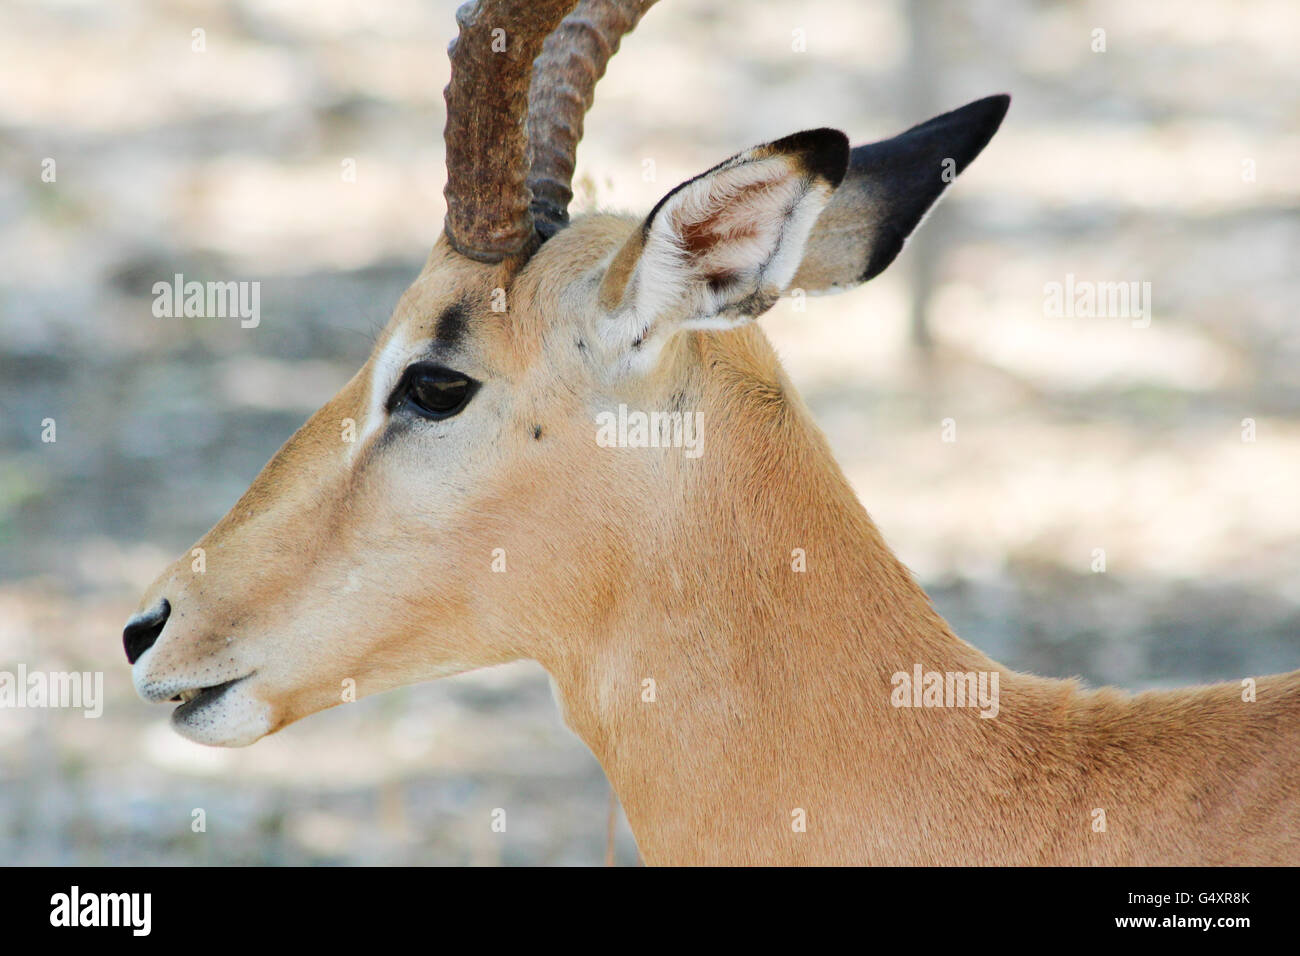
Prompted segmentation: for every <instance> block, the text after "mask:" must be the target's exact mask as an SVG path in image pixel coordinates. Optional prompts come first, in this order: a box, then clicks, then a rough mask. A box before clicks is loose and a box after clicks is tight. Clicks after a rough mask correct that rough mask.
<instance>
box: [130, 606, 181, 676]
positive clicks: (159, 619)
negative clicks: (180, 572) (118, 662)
mask: <svg viewBox="0 0 1300 956" xmlns="http://www.w3.org/2000/svg"><path fill="white" fill-rule="evenodd" d="M171 613H172V606H171V605H170V604H169V603H167V599H166V598H163V599H162V600H161V601H159V602H158V604H157V605H156V606H155V607H152V608H150V609H149V610H148V611H145V612H144V613H143V614H137V615H136V616H135V617H133V618H131V620H129V621H127V622H126V628H125V629H124V630H123V631H122V646H123V647H125V648H126V660H127V663H128V664H134V663H135V662H136V660H137V658H139V656H140V655H141V654H143V653H144V652H145V651H147V650H149V648H151V647H153V642H154V641H156V640H158V635H159V634H161V633H162V629H163V626H164V625H165V624H166V623H167V618H168V617H169V616H170V615H171Z"/></svg>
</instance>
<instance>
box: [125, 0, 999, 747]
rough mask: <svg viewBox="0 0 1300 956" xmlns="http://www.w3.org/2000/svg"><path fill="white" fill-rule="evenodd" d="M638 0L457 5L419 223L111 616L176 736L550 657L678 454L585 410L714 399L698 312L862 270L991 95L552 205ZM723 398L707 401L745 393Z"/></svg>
mask: <svg viewBox="0 0 1300 956" xmlns="http://www.w3.org/2000/svg"><path fill="white" fill-rule="evenodd" d="M652 2H653V0H649V2H646V0H641V2H637V0H623V2H615V0H583V2H581V3H580V4H579V5H578V8H577V9H576V10H573V11H572V12H571V11H570V8H571V7H572V6H573V3H572V0H567V2H566V0H514V2H502V3H496V4H493V3H487V2H483V3H479V4H475V5H467V6H466V7H464V8H462V10H461V11H460V13H459V15H458V18H457V19H458V21H459V24H460V36H459V39H458V40H457V42H456V43H454V44H453V45H452V47H451V50H450V56H451V62H452V77H451V82H450V83H449V85H448V87H447V91H446V100H447V128H446V145H447V188H446V197H447V206H448V211H447V220H446V227H445V231H444V234H443V235H442V236H441V237H440V238H439V240H438V241H437V243H436V244H435V246H434V248H433V251H432V252H431V253H430V255H429V258H428V261H427V263H426V265H425V267H424V270H423V271H422V272H421V274H420V276H419V277H418V278H417V279H416V281H415V283H414V284H413V285H412V286H411V288H410V289H409V290H408V291H407V292H406V294H405V295H403V296H402V298H401V300H400V301H399V303H398V305H397V308H396V310H395V312H394V314H393V317H392V320H391V321H390V322H389V324H388V326H387V327H386V328H385V330H384V331H383V333H382V334H381V336H380V338H379V341H378V342H377V343H376V345H375V348H374V351H373V353H372V354H371V356H370V359H369V360H368V361H367V362H366V364H365V365H364V366H363V367H362V368H361V370H360V371H359V372H358V373H357V374H356V375H355V376H354V377H353V378H352V380H351V381H350V382H348V383H347V384H346V385H345V386H344V387H343V389H342V390H341V391H340V392H339V393H338V394H337V395H336V396H335V397H334V398H333V399H332V400H331V401H330V402H329V403H328V404H326V405H325V406H324V407H323V408H322V409H320V410H319V411H318V412H317V413H316V414H315V415H313V416H312V417H311V418H310V419H309V420H308V421H307V423H306V424H305V425H304V426H303V427H302V428H301V429H300V430H299V431H298V433H297V434H295V435H294V436H293V437H292V438H290V439H289V441H288V442H287V443H286V444H285V446H284V447H283V448H282V449H281V450H280V451H279V452H278V453H277V454H276V456H275V457H274V458H273V459H272V460H271V461H270V463H269V464H268V465H267V466H266V468H265V469H264V470H263V471H262V473H261V474H260V475H259V476H258V477H257V479H256V480H255V481H254V482H253V485H252V487H251V488H249V490H248V491H247V493H246V494H245V495H244V496H243V498H242V499H240V501H239V502H238V503H237V504H236V505H235V507H234V508H233V509H232V510H231V512H230V513H229V514H228V515H226V517H225V518H223V519H222V520H221V521H220V522H219V523H218V524H217V525H216V527H214V528H213V529H212V530H211V531H210V532H209V533H208V534H207V535H206V536H205V537H204V538H203V539H202V540H201V541H199V542H198V544H197V545H196V548H198V549H202V550H201V552H197V553H196V552H194V551H191V552H187V553H186V555H184V556H183V557H182V558H181V559H180V560H178V561H177V562H176V563H175V564H174V565H172V566H171V567H170V568H168V569H167V570H166V571H164V572H163V574H162V575H161V576H160V577H159V578H158V580H157V581H156V582H155V583H154V584H153V586H152V587H151V588H150V589H149V591H148V593H147V594H146V595H145V596H144V598H143V600H142V602H141V605H140V612H139V613H138V614H137V615H136V616H135V617H134V618H132V620H131V621H130V622H128V625H127V628H126V632H125V636H124V640H125V644H126V651H127V656H128V658H129V659H130V661H131V662H132V664H133V667H134V671H133V675H134V680H135V684H136V687H137V689H138V691H139V692H140V694H141V695H142V696H144V697H145V698H146V699H147V700H151V701H165V700H169V699H176V698H180V699H181V700H182V701H183V703H182V705H181V706H180V707H178V708H177V709H176V711H175V712H174V714H173V723H174V725H175V726H176V728H177V730H179V731H180V732H181V733H182V734H184V735H185V736H187V737H190V738H192V739H194V740H196V741H199V742H202V743H209V744H222V745H240V744H247V743H251V742H252V741H254V740H256V739H258V738H259V737H261V736H263V735H265V734H268V733H271V732H272V731H275V730H277V729H279V728H280V727H283V726H284V725H286V724H288V723H290V722H292V721H295V720H297V719H299V718H301V717H304V716H306V715H308V714H311V713H314V712H315V711H318V710H322V709H324V708H326V707H330V706H332V705H334V704H337V703H340V702H341V701H342V700H344V699H345V698H346V692H348V691H349V690H351V689H353V688H355V693H356V694H357V695H362V694H370V693H374V692H377V691H381V690H384V689H388V688H391V687H395V686H398V685H402V684H408V683H413V682H416V681H421V680H426V679H429V678H433V677H439V676H443V675H448V674H452V673H456V672H460V671H464V670H468V669H471V668H475V667H481V666H484V665H489V664H494V663H500V662H505V661H508V660H513V659H517V658H520V657H526V656H528V657H543V656H545V655H548V654H550V655H556V654H562V653H563V643H564V641H566V640H568V639H571V638H572V637H573V636H574V635H576V634H578V633H581V632H582V631H583V630H584V629H590V628H599V626H600V617H601V615H602V614H603V613H605V612H606V611H607V610H608V608H609V605H610V602H611V601H612V600H613V599H614V595H615V594H616V593H617V590H618V588H619V587H620V586H621V584H620V581H621V580H622V576H621V569H623V568H624V566H625V564H626V562H627V560H628V554H629V550H630V549H631V550H634V549H635V545H636V541H637V538H638V536H639V534H640V533H641V531H642V530H643V529H644V528H646V527H647V526H648V525H649V524H654V523H659V524H664V523H671V521H672V509H673V508H674V507H676V503H677V502H678V501H679V500H680V499H681V498H682V497H683V495H684V494H686V493H687V492H685V491H684V488H685V485H686V484H687V481H688V476H689V474H690V469H691V468H693V467H696V466H697V462H696V461H695V460H693V459H692V458H690V457H688V453H689V449H686V448H683V447H670V448H658V449H647V450H644V451H633V450H630V449H611V448H603V447H601V446H600V444H599V443H598V431H599V429H598V424H597V423H598V417H599V416H600V415H601V413H603V412H609V411H612V410H616V409H618V407H619V406H620V405H626V406H628V407H629V408H633V409H643V410H647V411H654V410H658V411H663V412H668V413H672V412H677V413H690V412H692V411H694V410H697V409H701V408H703V407H707V406H709V403H710V402H714V403H716V402H717V395H718V394H720V392H719V390H720V389H725V388H727V387H733V386H734V383H735V379H736V376H737V370H738V369H741V368H743V367H745V361H743V360H739V359H738V360H737V361H735V362H728V361H725V360H721V359H720V358H719V356H725V355H726V353H727V351H728V350H734V351H737V352H738V353H741V354H749V355H751V356H752V355H754V354H758V352H760V351H761V333H760V332H759V331H757V329H756V328H755V327H753V326H752V325H751V326H750V327H749V328H747V329H745V330H742V331H739V332H731V331H726V330H731V329H734V328H736V327H739V326H744V325H747V324H749V323H752V320H753V319H754V318H756V317H757V316H759V315H760V314H761V313H763V312H764V311H765V310H766V309H768V308H769V307H770V306H771V305H772V304H773V302H774V301H775V300H776V299H777V297H778V296H780V295H781V294H782V293H783V292H787V291H789V290H790V289H792V288H802V289H804V290H805V291H806V292H808V293H817V292H827V291H835V290H839V289H842V288H848V287H851V286H853V285H856V284H858V283H860V282H862V281H865V280H866V279H869V278H871V277H872V276H874V275H875V274H877V273H878V272H880V271H881V270H882V269H883V268H884V267H885V266H886V265H888V264H889V262H890V261H892V260H893V258H894V257H895V256H896V255H897V253H898V251H899V250H900V249H901V247H902V244H903V241H904V239H905V238H906V237H907V235H908V233H910V232H911V230H912V228H913V227H914V226H915V225H916V224H917V223H918V222H919V220H920V219H921V217H922V216H923V214H924V213H925V211H926V210H927V209H928V208H929V207H930V205H931V204H932V203H933V202H934V201H935V199H936V198H937V197H938V196H939V194H940V193H941V192H942V191H943V189H944V188H945V186H947V184H948V183H949V182H950V181H951V179H952V176H953V174H955V173H957V172H960V171H961V170H962V169H963V168H964V167H965V166H966V164H967V163H969V162H970V161H971V159H973V158H974V157H975V155H977V154H978V153H979V151H980V150H981V149H982V148H983V147H984V145H985V144H986V143H987V142H988V140H989V138H990V137H991V136H992V135H993V132H994V131H995V130H996V129H997V126H998V124H999V123H1000V121H1001V119H1002V116H1003V114H1004V112H1005V110H1006V106H1007V98H1006V97H991V98H989V99H986V100H981V101H978V102H976V103H972V104H970V105H969V106H966V107H963V108H962V109H960V110H957V111H954V112H952V113H948V114H945V115H944V116H941V117H937V118H936V119H934V120H931V121H930V122H928V123H926V124H923V125H921V126H918V127H915V128H914V129H912V130H909V131H908V132H907V133H904V134H902V135H900V136H898V137H895V138H894V139H892V140H886V141H884V142H880V143H875V144H871V145H868V146H863V147H859V148H857V149H854V150H852V151H850V149H849V146H848V142H847V140H846V139H845V137H844V135H843V134H842V133H839V132H836V131H833V130H825V129H820V130H812V131H809V132H803V133H796V134H794V135H792V136H789V137H786V138H784V139H781V140H778V141H776V142H773V143H769V144H767V145H764V146H759V147H756V148H754V149H750V150H748V151H746V152H743V153H740V154H739V155H737V156H735V157H733V158H731V159H729V160H727V161H726V162H724V163H722V164H720V165H718V166H715V167H713V168H712V169H710V170H708V171H707V172H705V173H703V174H702V175H700V176H698V177H696V178H695V179H692V180H690V181H688V182H686V183H684V184H682V185H681V186H679V187H677V188H676V189H674V190H672V191H671V192H669V193H668V194H667V195H666V196H665V197H664V198H663V199H662V200H661V201H660V202H659V203H658V205H657V206H656V207H655V208H654V210H653V211H652V212H650V214H649V215H648V216H644V217H624V216H606V215H596V216H590V217H585V218H582V219H579V220H577V221H575V222H573V223H572V224H570V223H569V221H568V214H567V205H568V202H569V199H570V198H571V193H570V188H569V183H570V178H571V176H572V172H573V156H574V151H575V149H576V146H577V142H578V140H579V138H580V137H581V133H582V117H583V114H584V113H585V110H586V109H587V107H588V106H590V103H591V97H592V92H593V89H594V86H595V83H596V81H597V80H598V79H599V77H600V76H601V75H602V74H603V72H604V68H605V64H606V61H607V59H608V58H609V56H610V55H612V53H613V52H614V51H616V50H617V48H618V43H619V38H620V37H621V36H622V34H624V33H626V32H627V31H628V30H630V29H631V28H632V27H633V26H634V25H635V24H636V22H637V21H638V20H639V19H640V17H641V15H642V13H643V12H644V9H645V8H646V7H648V6H650V4H651V3H652ZM566 14H567V18H566ZM498 27H500V28H503V29H504V30H505V31H506V41H507V42H506V49H505V50H504V51H499V52H494V50H493V42H494V37H493V30H494V29H496V28H498ZM497 46H498V47H499V46H500V44H499V43H498V44H497ZM534 61H535V62H534ZM692 330H694V331H692ZM733 399H734V400H731V401H729V404H728V405H727V407H726V409H725V414H726V415H729V416H735V415H743V414H744V413H745V402H746V401H754V402H761V401H763V400H764V399H763V397H762V395H761V394H760V395H755V396H747V395H745V394H744V393H743V389H742V390H741V393H740V394H739V395H738V396H733ZM715 411H716V412H717V414H719V415H720V414H723V409H722V408H721V407H717V408H715ZM705 424H706V427H708V422H707V418H706V422H705ZM713 427H714V428H715V429H716V428H721V427H724V424H723V423H722V422H717V423H714V424H713Z"/></svg>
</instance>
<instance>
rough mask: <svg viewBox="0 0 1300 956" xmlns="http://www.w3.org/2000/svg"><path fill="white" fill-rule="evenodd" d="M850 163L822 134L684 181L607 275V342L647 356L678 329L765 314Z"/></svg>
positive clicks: (834, 136) (830, 136)
mask: <svg viewBox="0 0 1300 956" xmlns="http://www.w3.org/2000/svg"><path fill="white" fill-rule="evenodd" d="M848 160H849V143H848V139H847V138H846V137H845V135H844V134H843V133H841V132H839V131H838V130H832V129H816V130H809V131H807V132H803V133H795V134H794V135H793V136H787V137H785V138H784V139H779V140H777V141H776V142H774V143H768V144H767V145H765V146H758V147H755V148H754V149H751V150H748V151H746V152H744V153H740V154H739V155H737V156H733V157H732V158H731V159H729V160H727V161H726V162H725V163H722V164H721V165H719V166H715V167H714V168H713V169H710V170H709V171H708V172H706V173H703V174H702V175H700V176H697V177H695V178H694V179H691V180H688V181H686V182H684V183H682V184H681V185H680V186H678V187H677V188H676V189H674V190H673V191H672V192H670V193H669V194H668V195H667V196H665V197H664V198H663V199H661V200H660V201H659V204H658V205H657V206H655V208H654V210H653V211H652V212H651V213H650V215H649V216H648V217H646V220H645V222H644V223H643V224H642V226H641V228H640V229H639V230H638V231H637V232H636V234H634V235H633V236H632V238H631V239H629V240H628V241H627V243H626V244H625V245H624V246H623V248H622V249H621V250H620V251H619V252H618V254H617V255H616V256H615V257H614V260H613V261H612V263H611V264H610V266H609V268H608V270H607V271H606V273H605V276H604V278H603V280H602V282H601V287H600V302H601V306H602V307H603V308H604V309H605V311H606V312H607V313H609V314H610V315H611V320H610V322H609V323H608V329H607V331H608V332H609V337H610V338H611V339H612V340H613V341H614V342H615V344H617V345H623V344H626V345H627V346H628V347H630V348H632V349H634V350H639V349H641V348H642V347H643V346H644V345H645V344H646V343H647V342H650V341H652V340H655V339H660V340H662V339H663V338H664V337H666V336H667V335H670V334H672V333H673V332H675V331H676V330H678V329H680V328H697V329H698V328H730V327H731V326H734V325H738V324H740V323H742V322H745V321H748V320H749V319H752V318H754V317H755V316H758V315H761V314H762V313H763V312H765V311H767V309H769V308H770V307H771V306H772V304H773V303H774V302H775V301H776V300H777V298H779V297H780V294H781V292H782V290H784V289H785V287H786V286H787V285H788V284H789V282H790V280H791V279H792V278H793V277H794V274H795V271H796V270H797V269H798V267H799V263H800V261H801V260H802V259H803V255H804V247H805V245H806V244H807V241H808V235H809V233H810V232H811V231H812V228H813V223H814V222H816V221H817V217H818V216H819V215H820V214H821V212H822V210H823V209H824V208H825V207H826V204H827V202H829V201H830V198H831V195H832V194H833V193H834V191H835V187H836V186H838V185H839V183H840V180H841V179H843V177H844V171H845V169H846V167H847V166H848Z"/></svg>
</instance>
